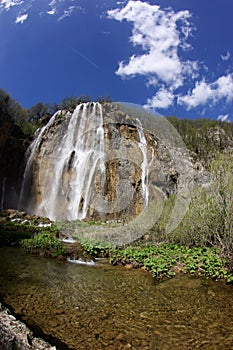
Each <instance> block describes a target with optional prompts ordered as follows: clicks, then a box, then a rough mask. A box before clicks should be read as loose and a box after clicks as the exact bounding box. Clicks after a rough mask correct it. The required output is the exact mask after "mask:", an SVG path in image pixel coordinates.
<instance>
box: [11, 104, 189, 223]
mask: <svg viewBox="0 0 233 350" xmlns="http://www.w3.org/2000/svg"><path fill="white" fill-rule="evenodd" d="M143 118H144V110H143V111H140V110H139V111H136V113H135V112H134V113H133V115H132V114H131V113H130V111H129V113H128V110H127V108H126V109H124V108H123V109H122V108H119V106H118V105H117V104H110V103H108V104H102V105H100V104H99V103H85V104H81V105H79V106H77V108H76V109H75V111H74V112H73V113H71V112H69V111H58V112H57V113H56V114H55V115H54V116H53V117H52V118H50V119H49V120H48V123H47V124H46V125H45V126H44V127H43V128H42V129H40V130H38V131H37V134H36V135H35V139H34V141H33V142H32V143H31V145H30V146H29V148H28V150H27V153H26V156H27V160H26V163H25V162H24V161H23V160H22V159H21V162H20V164H21V166H22V164H26V166H25V169H24V173H22V172H21V173H19V179H20V181H18V183H20V184H22V186H21V191H20V194H18V199H17V201H16V202H17V206H14V205H11V207H13V208H14V207H17V208H18V209H20V210H25V211H27V212H28V213H30V214H37V215H40V216H45V217H49V218H50V219H52V220H77V219H78V220H102V219H103V220H111V219H114V220H118V219H119V220H125V218H128V217H135V216H138V215H139V214H140V213H142V211H143V210H144V209H145V207H147V206H148V203H149V202H150V199H151V198H152V199H156V198H157V197H159V196H160V197H161V196H162V197H163V198H166V197H167V196H169V195H171V194H172V193H174V192H175V191H176V190H177V187H178V186H180V188H185V187H186V186H187V183H188V182H189V181H190V179H189V176H185V174H187V173H189V168H190V167H191V160H190V159H189V158H188V156H185V157H184V159H183V160H182V157H183V155H184V152H183V150H182V152H183V153H182V152H181V151H180V152H179V147H180V146H179V147H177V140H176V139H175V138H174V140H173V135H172V132H171V131H170V130H168V129H167V126H168V122H167V124H166V123H165V125H163V123H162V125H161V120H159V119H158V121H156V123H157V124H156V123H155V122H154V118H153V117H151V119H150V116H149V117H148V116H147V118H145V119H143ZM181 148H182V147H181ZM177 149H178V151H177ZM13 182H14V181H13ZM182 195H183V194H182ZM184 196H185V195H184Z"/></svg>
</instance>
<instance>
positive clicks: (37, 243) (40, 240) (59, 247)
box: [20, 233, 65, 257]
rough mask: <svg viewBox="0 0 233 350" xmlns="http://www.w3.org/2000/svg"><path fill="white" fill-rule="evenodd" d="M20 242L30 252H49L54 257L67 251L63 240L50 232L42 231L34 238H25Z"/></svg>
mask: <svg viewBox="0 0 233 350" xmlns="http://www.w3.org/2000/svg"><path fill="white" fill-rule="evenodd" d="M20 244H21V246H22V247H23V248H25V249H26V250H27V251H28V252H30V253H35V252H36V253H37V252H38V253H40V252H42V253H45V252H48V255H52V256H54V257H56V256H59V255H63V254H64V253H65V249H64V246H63V244H62V242H61V241H60V240H59V239H58V238H56V237H54V236H53V235H51V234H50V233H41V234H39V235H36V236H34V237H33V238H30V239H23V240H21V242H20Z"/></svg>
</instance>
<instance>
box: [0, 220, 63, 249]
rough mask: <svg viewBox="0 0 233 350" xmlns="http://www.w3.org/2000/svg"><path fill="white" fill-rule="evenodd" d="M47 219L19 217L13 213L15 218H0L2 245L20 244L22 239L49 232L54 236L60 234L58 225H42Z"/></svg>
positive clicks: (0, 243)
mask: <svg viewBox="0 0 233 350" xmlns="http://www.w3.org/2000/svg"><path fill="white" fill-rule="evenodd" d="M43 220H44V221H46V220H47V219H42V218H38V217H35V218H33V217H31V218H30V219H25V218H18V217H16V216H14V215H13V219H10V218H9V217H2V218H1V220H0V245H4V244H16V245H18V244H19V242H20V241H21V240H22V239H29V238H32V237H33V236H34V235H39V234H44V233H45V234H49V235H51V236H53V237H56V236H58V235H59V230H58V228H57V226H56V225H54V224H53V225H50V226H49V225H48V226H44V227H43V226H41V225H39V224H40V223H41V221H42V222H43Z"/></svg>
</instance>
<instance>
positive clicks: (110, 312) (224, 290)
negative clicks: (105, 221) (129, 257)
mask: <svg viewBox="0 0 233 350" xmlns="http://www.w3.org/2000/svg"><path fill="white" fill-rule="evenodd" d="M0 298H1V300H2V301H3V302H4V303H5V304H7V305H8V306H10V308H11V310H12V311H13V312H14V313H15V314H16V315H18V317H19V318H20V319H21V320H23V321H24V322H25V323H27V325H29V326H30V327H31V328H32V329H33V330H34V331H36V332H37V333H38V332H39V330H40V331H41V332H43V335H44V337H45V338H46V339H49V340H50V342H51V340H52V342H55V343H56V344H57V348H58V349H60V350H63V349H75V350H84V349H85V350H102V349H107V350H126V349H131V350H134V349H138V350H183V349H184V350H186V349H187V350H188V349H189V350H193V349H210V350H232V349H233V286H232V285H226V284H225V283H224V282H220V281H219V282H213V281H208V280H203V279H199V278H191V277H188V276H186V275H181V276H177V277H175V278H173V279H171V280H168V281H165V282H162V283H156V282H155V281H154V280H153V278H152V276H151V275H150V274H149V273H147V272H145V271H142V270H130V271H128V270H126V269H125V268H124V267H121V266H116V267H113V266H111V265H109V264H108V263H106V262H104V261H97V264H96V265H95V266H85V265H78V264H74V263H70V262H67V263H64V262H59V261H56V260H51V259H50V260H49V259H45V258H41V257H36V256H31V255H27V254H26V253H25V252H24V251H23V250H21V249H19V248H14V247H9V248H6V247H1V248H0ZM39 335H41V334H39Z"/></svg>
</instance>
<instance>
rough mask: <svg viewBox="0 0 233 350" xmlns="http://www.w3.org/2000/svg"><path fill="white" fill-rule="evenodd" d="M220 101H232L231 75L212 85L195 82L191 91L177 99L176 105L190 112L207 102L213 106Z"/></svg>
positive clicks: (232, 80)
mask: <svg viewBox="0 0 233 350" xmlns="http://www.w3.org/2000/svg"><path fill="white" fill-rule="evenodd" d="M222 99H226V101H227V102H230V101H233V74H228V75H226V76H222V77H220V78H218V79H217V80H216V81H215V82H213V83H206V82H205V80H204V79H203V80H202V81H200V82H196V84H195V87H194V89H193V90H192V91H189V92H188V94H187V95H185V96H179V97H178V104H180V105H185V106H186V107H187V109H188V110H190V109H191V108H195V107H198V106H200V105H205V104H206V103H207V102H209V103H211V104H212V105H215V104H216V103H218V102H219V101H220V100H222Z"/></svg>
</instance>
